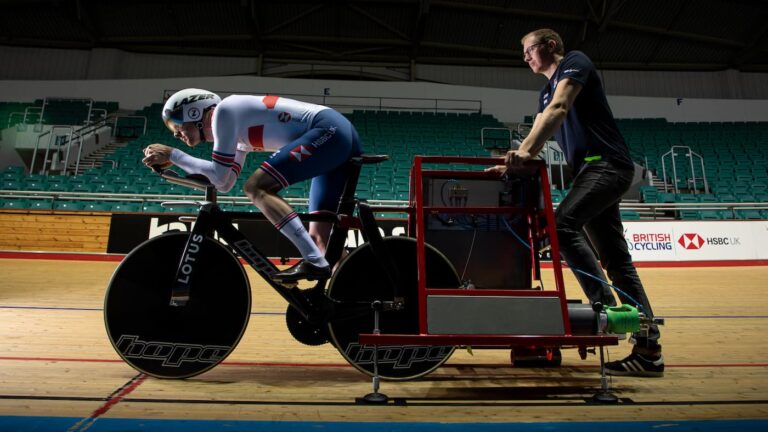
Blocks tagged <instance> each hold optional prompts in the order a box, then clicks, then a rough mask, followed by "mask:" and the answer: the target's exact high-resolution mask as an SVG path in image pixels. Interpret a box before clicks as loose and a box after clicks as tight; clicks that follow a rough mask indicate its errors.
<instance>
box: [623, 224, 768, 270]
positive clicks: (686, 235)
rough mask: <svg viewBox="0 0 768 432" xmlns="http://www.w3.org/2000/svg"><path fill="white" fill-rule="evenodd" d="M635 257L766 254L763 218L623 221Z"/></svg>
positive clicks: (681, 258) (766, 231)
mask: <svg viewBox="0 0 768 432" xmlns="http://www.w3.org/2000/svg"><path fill="white" fill-rule="evenodd" d="M624 238H625V239H626V240H627V245H628V246H629V250H630V253H631V254H632V258H633V260H635V261H638V262H642V261H657V262H658V261H730V260H755V259H765V258H766V257H768V252H767V249H766V248H765V247H764V246H763V247H761V245H765V244H766V243H765V242H766V241H768V222H766V221H669V222H658V221H654V222H650V221H649V222H625V223H624Z"/></svg>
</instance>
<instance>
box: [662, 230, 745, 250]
mask: <svg viewBox="0 0 768 432" xmlns="http://www.w3.org/2000/svg"><path fill="white" fill-rule="evenodd" d="M677 243H678V244H679V245H680V246H682V247H683V248H685V249H687V250H698V249H701V248H702V247H704V245H707V246H716V247H718V246H739V245H741V239H740V238H739V237H706V238H704V237H702V236H700V235H698V234H696V233H686V234H683V235H681V236H680V238H679V239H677Z"/></svg>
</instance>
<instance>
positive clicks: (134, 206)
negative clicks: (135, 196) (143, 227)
mask: <svg viewBox="0 0 768 432" xmlns="http://www.w3.org/2000/svg"><path fill="white" fill-rule="evenodd" d="M110 211H112V212H116V213H123V212H125V213H135V212H139V211H141V204H139V203H121V202H116V203H113V204H112V206H111V208H110Z"/></svg>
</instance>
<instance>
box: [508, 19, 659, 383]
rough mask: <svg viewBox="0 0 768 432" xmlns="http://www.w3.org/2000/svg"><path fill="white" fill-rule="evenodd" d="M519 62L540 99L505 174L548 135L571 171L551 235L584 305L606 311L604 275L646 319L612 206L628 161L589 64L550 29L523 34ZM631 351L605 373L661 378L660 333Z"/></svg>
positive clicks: (626, 181)
mask: <svg viewBox="0 0 768 432" xmlns="http://www.w3.org/2000/svg"><path fill="white" fill-rule="evenodd" d="M521 42H522V45H523V59H524V60H525V62H526V63H528V66H529V67H530V68H531V70H533V72H534V73H537V74H542V75H544V76H546V77H547V80H548V82H547V84H546V85H545V86H544V88H543V89H542V91H541V95H540V97H539V109H538V114H537V115H536V118H535V120H534V122H533V126H532V128H531V132H530V134H529V135H528V136H527V137H526V138H525V140H524V141H523V142H522V144H521V145H520V147H519V148H518V149H517V150H511V151H509V152H508V153H507V154H506V156H505V161H504V162H505V165H506V167H505V168H510V167H515V166H519V165H521V164H522V163H524V162H526V161H528V160H530V159H532V158H533V157H535V156H536V155H537V154H538V153H539V152H540V151H541V150H542V148H543V147H544V144H545V142H546V141H547V139H548V138H549V137H551V136H552V135H554V136H555V138H556V139H557V142H558V144H559V145H560V148H561V149H562V151H563V152H564V154H565V159H566V161H567V163H568V165H569V166H570V167H571V169H572V170H573V173H574V180H573V185H572V187H571V191H570V192H569V193H568V195H567V196H566V197H565V198H564V199H563V201H562V202H561V203H560V205H559V206H558V208H557V211H556V213H555V220H556V225H557V237H558V240H559V243H560V250H561V252H562V255H563V257H564V258H565V261H566V262H567V263H568V265H569V266H570V267H571V269H572V270H573V271H574V274H575V276H576V278H577V279H578V280H579V283H580V285H581V287H582V288H583V289H584V292H585V294H586V295H587V297H588V298H589V301H590V302H591V303H596V302H601V303H602V304H604V305H609V306H613V305H615V304H616V301H615V299H614V297H613V294H612V293H611V291H610V289H609V288H608V286H607V284H606V283H605V282H603V281H605V276H604V274H603V269H602V268H601V266H600V264H599V263H598V257H596V256H595V254H594V252H593V250H592V248H591V247H590V243H591V245H592V246H594V250H596V251H597V253H598V255H599V259H600V261H601V262H602V264H603V266H605V269H606V270H607V272H608V276H609V277H610V278H611V281H612V282H613V284H614V285H616V286H617V287H618V288H620V289H621V290H622V291H623V293H619V298H620V299H621V301H622V303H629V304H633V305H636V306H638V308H639V309H640V310H641V311H642V312H644V313H645V314H646V315H647V316H649V317H652V316H653V311H652V309H651V304H650V302H649V301H648V297H647V296H646V294H645V290H644V289H643V285H642V283H641V282H640V278H639V277H638V275H637V270H636V269H635V266H634V264H633V263H632V257H631V255H630V254H629V251H628V248H627V243H626V240H625V239H624V228H623V226H622V224H621V215H620V213H619V202H620V201H621V197H622V195H624V193H625V192H626V191H627V189H629V187H630V185H631V183H632V178H633V175H634V163H633V162H632V159H631V158H630V155H629V148H628V147H627V144H626V143H625V141H624V138H623V137H622V136H621V133H620V132H619V129H618V127H617V125H616V121H615V120H614V118H613V113H612V112H611V109H610V107H609V106H608V101H607V99H606V96H605V91H604V90H603V85H602V82H601V80H600V77H599V76H598V73H597V70H596V69H595V66H594V64H592V61H591V60H590V59H589V58H588V57H587V56H586V55H585V54H584V53H582V52H579V51H571V52H569V53H567V54H566V53H565V49H564V47H563V41H562V39H561V38H560V36H559V35H558V34H557V33H556V32H554V31H553V30H550V29H540V30H536V31H533V32H531V33H528V34H526V35H525V36H524V37H523V38H522V40H521ZM633 339H634V342H635V346H634V347H633V349H632V352H631V354H630V355H629V356H627V357H626V358H624V359H622V360H619V361H613V362H609V363H607V364H606V372H607V373H608V374H610V375H631V376H641V377H660V376H663V374H664V358H663V357H662V355H661V345H659V342H658V340H659V329H658V328H657V327H656V326H655V325H653V326H651V328H650V329H649V331H648V333H647V334H646V333H642V334H641V333H637V334H635V335H633Z"/></svg>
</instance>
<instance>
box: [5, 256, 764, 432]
mask: <svg viewBox="0 0 768 432" xmlns="http://www.w3.org/2000/svg"><path fill="white" fill-rule="evenodd" d="M2 256H5V257H6V258H2V259H0V274H1V275H2V277H1V278H0V431H16V430H19V431H22V430H24V431H26V430H36V431H38V430H45V431H47V430H59V431H84V430H90V431H117V430H185V431H186V430H206V431H207V430H227V431H245V430H270V431H274V430H293V429H297V430H305V429H311V428H320V429H322V430H348V429H349V430H352V429H354V430H359V429H360V427H361V425H360V424H359V422H365V423H366V425H365V428H366V429H367V430H373V431H378V430H382V431H383V430H415V431H418V430H449V429H450V430H453V429H457V428H458V429H462V430H463V429H465V428H467V429H472V430H490V429H492V430H545V429H546V430H553V429H554V430H574V429H576V430H587V429H594V427H621V428H623V429H625V430H648V429H656V428H664V429H665V430H674V431H678V430H731V429H739V430H761V429H762V430H766V428H765V427H766V426H767V425H768V421H767V420H766V419H768V344H766V343H765V342H764V337H765V335H766V333H768V299H767V298H766V289H768V267H765V266H750V267H709V268H707V267H688V268H641V269H640V273H641V277H642V278H643V281H644V283H645V286H646V287H647V290H648V291H649V296H650V298H651V299H652V301H653V303H654V309H655V310H656V313H657V315H659V316H664V317H665V318H666V326H665V327H663V328H662V331H663V333H662V334H663V338H662V342H663V345H664V349H665V351H664V352H665V358H666V364H667V370H666V375H665V377H664V378H661V379H648V378H646V379H639V378H627V377H616V378H613V379H612V381H611V385H612V390H613V391H614V392H615V393H616V395H617V396H619V398H620V403H619V404H617V405H609V406H605V405H595V404H592V403H590V402H589V398H590V397H591V396H592V395H593V394H594V393H595V391H596V390H597V389H599V386H600V381H599V375H598V365H599V360H598V357H596V356H595V355H590V357H588V359H587V360H581V359H579V357H578V355H577V353H576V352H574V351H573V350H567V351H565V352H564V353H563V354H564V355H563V357H564V358H563V366H562V367H560V368H556V369H517V368H512V367H510V365H509V351H508V350H481V349H475V350H474V352H473V353H472V354H470V353H469V352H468V351H467V350H461V349H460V350H457V351H456V352H455V353H454V355H453V357H451V359H450V360H449V361H448V363H446V365H445V366H444V367H442V368H440V369H439V370H437V371H436V372H434V373H432V374H430V375H428V376H426V377H424V378H422V379H420V380H417V381H410V382H384V383H383V385H382V389H381V391H382V392H383V393H386V394H387V395H388V396H389V397H390V398H391V401H390V402H389V403H388V404H387V405H385V406H369V405H361V404H356V401H355V398H358V397H361V396H363V395H365V394H366V393H368V392H370V391H371V382H370V378H369V377H367V376H365V375H363V374H361V373H360V372H358V371H357V370H355V369H354V368H353V367H351V366H349V365H348V364H346V363H345V361H344V360H343V359H342V357H341V356H340V355H339V354H337V352H336V351H335V350H334V349H333V348H332V347H331V346H330V345H325V346H320V347H308V346H303V345H301V344H300V343H298V342H296V341H294V340H293V339H292V337H291V336H290V334H289V333H288V331H287V330H286V328H285V324H284V316H283V313H284V311H285V305H284V302H283V300H282V299H281V298H279V297H278V296H277V295H276V294H274V292H272V291H271V290H270V289H268V287H267V286H266V284H265V283H263V282H262V281H261V280H259V279H258V276H257V275H255V273H254V272H252V271H250V269H249V276H250V278H251V284H252V289H253V294H254V297H253V298H254V301H253V311H252V317H251V321H250V323H249V327H248V330H247V332H246V334H245V336H244V337H243V339H242V341H241V342H240V345H239V346H238V348H237V349H236V350H235V352H234V353H233V354H232V355H231V356H230V357H229V358H228V359H227V360H226V361H225V363H223V364H221V365H219V366H218V367H216V368H214V369H213V370H211V371H209V372H207V373H205V374H203V375H200V376H198V377H195V378H191V379H187V380H161V379H155V378H151V377H146V376H144V375H141V374H138V373H137V372H136V371H135V370H133V369H131V368H130V367H128V366H127V365H125V364H124V363H122V362H121V361H120V360H119V358H118V356H117V354H116V353H115V351H114V350H113V349H112V347H111V345H110V344H109V341H108V338H107V336H106V333H105V330H104V324H103V318H102V301H103V295H104V291H105V287H106V285H107V282H108V281H109V278H110V275H111V273H112V272H113V270H114V269H115V267H116V265H117V263H116V262H109V261H107V262H103V261H95V260H91V259H88V258H90V257H87V256H82V255H81V256H76V257H75V258H77V259H74V260H72V259H40V257H38V256H37V255H32V256H24V255H21V257H19V256H18V255H15V254H3V255H2ZM9 257H10V258H9ZM29 258H33V259H29ZM565 276H566V286H567V287H568V295H569V298H581V297H582V295H581V291H580V289H579V288H578V285H577V284H576V282H575V279H574V278H573V277H572V276H571V274H570V272H567V271H566V274H565ZM628 351H629V347H628V346H627V343H626V342H621V344H620V345H619V346H618V347H610V348H609V349H608V352H609V354H610V358H611V359H616V358H619V357H623V356H624V355H625V354H626V353H627V352H628ZM595 422H598V423H595Z"/></svg>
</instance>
